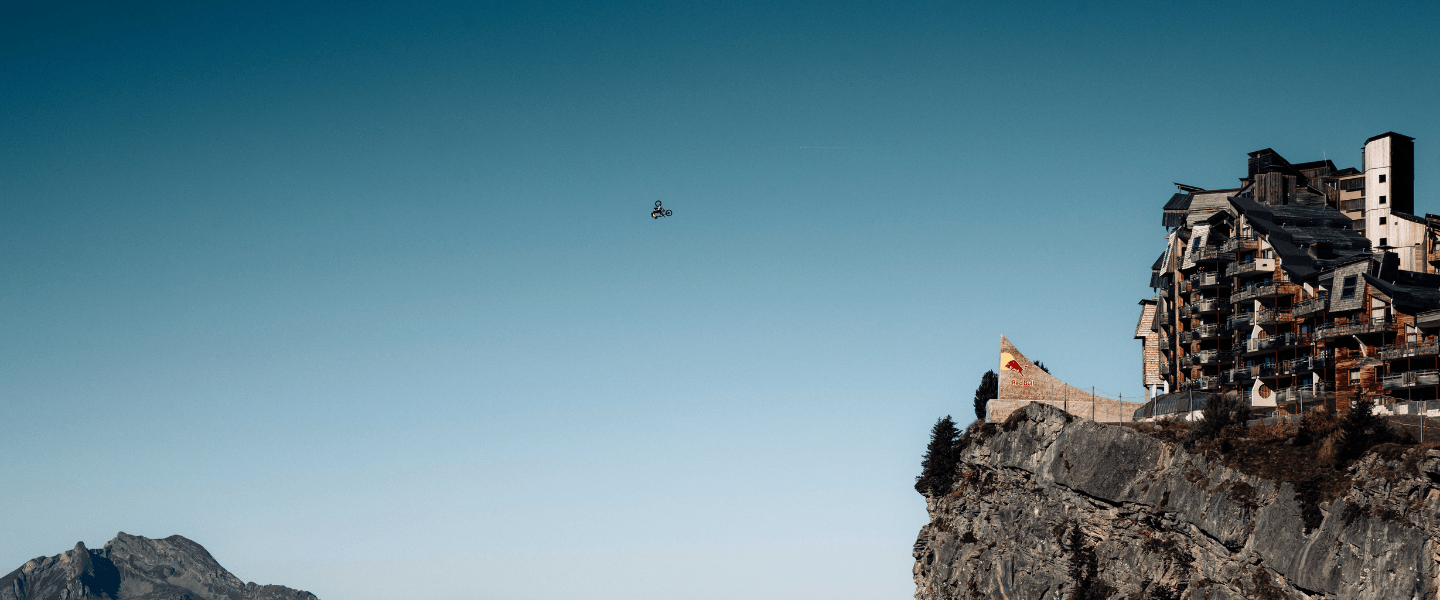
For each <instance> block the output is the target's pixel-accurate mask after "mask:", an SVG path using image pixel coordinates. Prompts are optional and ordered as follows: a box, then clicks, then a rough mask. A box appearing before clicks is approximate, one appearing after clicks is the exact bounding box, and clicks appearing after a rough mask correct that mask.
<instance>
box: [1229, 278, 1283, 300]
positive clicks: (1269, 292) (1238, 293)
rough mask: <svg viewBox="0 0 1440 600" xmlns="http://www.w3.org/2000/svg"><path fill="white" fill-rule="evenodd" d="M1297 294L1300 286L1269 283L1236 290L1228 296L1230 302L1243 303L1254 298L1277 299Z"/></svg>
mask: <svg viewBox="0 0 1440 600" xmlns="http://www.w3.org/2000/svg"><path fill="white" fill-rule="evenodd" d="M1299 293H1300V286H1298V285H1295V284H1293V283H1283V282H1282V283H1275V282H1270V283H1263V284H1258V285H1247V286H1245V287H1242V288H1236V289H1235V293H1233V294H1230V302H1232V303H1233V302H1244V301H1246V300H1251V299H1255V298H1277V297H1280V296H1290V295H1297V294H1299Z"/></svg>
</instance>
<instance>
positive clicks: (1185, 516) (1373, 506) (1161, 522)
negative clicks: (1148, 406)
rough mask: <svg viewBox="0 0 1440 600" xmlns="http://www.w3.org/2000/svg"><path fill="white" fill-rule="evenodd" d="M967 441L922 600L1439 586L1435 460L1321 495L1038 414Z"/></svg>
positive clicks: (939, 513) (1366, 469) (934, 515)
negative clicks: (1334, 493) (1333, 494)
mask: <svg viewBox="0 0 1440 600" xmlns="http://www.w3.org/2000/svg"><path fill="white" fill-rule="evenodd" d="M969 440H970V442H969V445H968V446H966V447H965V449H964V450H963V452H962V460H961V463H960V465H959V473H958V475H957V483H956V484H955V486H954V488H953V489H952V490H951V492H950V493H949V494H945V495H939V496H937V497H931V498H928V499H927V504H928V508H929V512H930V523H929V524H928V525H926V526H925V527H923V528H922V529H921V530H920V535H919V539H917V540H916V542H915V549H914V556H915V561H916V562H915V567H914V576H915V583H916V587H917V589H916V593H915V597H916V598H917V599H920V600H932V599H936V600H938V599H942V598H943V599H948V598H989V599H1001V598H1005V599H1009V600H1021V599H1055V600H1062V599H1072V598H1073V599H1077V600H1085V599H1092V598H1094V599H1099V598H1116V599H1142V598H1156V599H1164V600H1179V599H1194V600H1200V599H1208V600H1231V599H1233V600H1242V599H1252V598H1258V599H1262V600H1282V599H1294V600H1300V599H1306V600H1312V599H1314V600H1318V599H1325V600H1332V599H1333V600H1339V599H1346V600H1349V599H1356V600H1412V599H1413V600H1425V599H1431V598H1436V597H1437V589H1440V545H1437V540H1440V486H1437V483H1436V482H1440V451H1433V450H1432V451H1429V452H1428V453H1427V452H1425V451H1422V450H1415V451H1412V452H1411V453H1410V454H1408V455H1406V456H1401V457H1399V458H1397V459H1396V460H1391V461H1387V460H1385V459H1384V458H1382V457H1381V456H1379V455H1376V454H1371V455H1369V456H1367V457H1365V458H1364V459H1362V460H1361V461H1360V462H1358V463H1357V464H1356V465H1355V466H1354V467H1353V470H1352V472H1351V473H1350V475H1351V477H1352V478H1353V481H1354V485H1353V486H1351V487H1349V489H1348V491H1344V492H1343V493H1341V494H1340V495H1339V496H1338V497H1336V498H1333V499H1330V500H1324V499H1317V497H1316V495H1315V494H1314V493H1313V490H1305V489H1302V490H1299V493H1298V494H1297V490H1296V487H1297V486H1296V485H1294V484H1291V483H1277V482H1275V481H1271V480H1267V479H1262V478H1258V477H1252V476H1248V475H1245V474H1243V473H1241V472H1239V471H1236V470H1233V469H1230V468H1227V467H1225V466H1224V465H1222V464H1219V463H1218V462H1216V461H1212V460H1207V459H1206V457H1204V456H1202V455H1199V454H1192V453H1189V452H1186V451H1185V450H1184V449H1183V448H1182V447H1180V446H1179V445H1176V444H1170V443H1167V442H1163V441H1161V440H1158V439H1155V438H1152V437H1149V436H1147V435H1144V434H1142V433H1139V432H1138V431H1135V430H1134V429H1131V428H1128V427H1122V426H1116V425H1103V424H1098V423H1095V422H1092V421H1087V420H1083V419H1076V418H1074V417H1071V416H1068V415H1066V414H1065V413H1064V412H1062V411H1060V410H1058V409H1055V408H1053V407H1049V406H1044V405H1040V404H1032V405H1029V406H1027V407H1026V408H1024V409H1022V410H1021V411H1020V412H1018V413H1017V414H1016V415H1014V417H1013V418H1012V419H1011V420H1009V421H1007V423H1006V424H1005V425H1002V426H998V427H995V428H994V429H993V430H992V432H991V433H989V434H988V435H987V434H985V433H978V434H971V436H970V438H969ZM1299 487H1304V486H1303V485H1302V486H1299Z"/></svg>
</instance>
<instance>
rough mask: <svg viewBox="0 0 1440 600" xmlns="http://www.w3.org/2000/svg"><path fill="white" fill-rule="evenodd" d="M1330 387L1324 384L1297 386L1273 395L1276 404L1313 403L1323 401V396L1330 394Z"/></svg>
mask: <svg viewBox="0 0 1440 600" xmlns="http://www.w3.org/2000/svg"><path fill="white" fill-rule="evenodd" d="M1331 391H1333V390H1331V389H1330V385H1329V384H1328V383H1325V382H1323V381H1322V382H1320V383H1314V384H1310V385H1297V386H1294V387H1287V388H1284V389H1282V390H1280V391H1278V392H1276V393H1275V401H1276V402H1282V403H1286V402H1314V401H1317V400H1323V399H1325V394H1327V393H1329V392H1331Z"/></svg>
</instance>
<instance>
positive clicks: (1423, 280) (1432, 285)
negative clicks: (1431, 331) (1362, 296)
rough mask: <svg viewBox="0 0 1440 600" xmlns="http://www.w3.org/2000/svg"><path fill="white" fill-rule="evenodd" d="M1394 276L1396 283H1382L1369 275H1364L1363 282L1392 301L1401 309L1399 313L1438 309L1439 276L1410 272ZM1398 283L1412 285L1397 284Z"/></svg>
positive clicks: (1439, 296) (1439, 303)
mask: <svg viewBox="0 0 1440 600" xmlns="http://www.w3.org/2000/svg"><path fill="white" fill-rule="evenodd" d="M1396 275H1397V277H1396V280H1397V282H1387V281H1383V280H1381V279H1378V278H1376V277H1372V276H1370V275H1369V274H1366V275H1365V281H1367V282H1369V283H1370V285H1372V286H1375V287H1376V288H1377V289H1379V290H1380V291H1381V292H1384V293H1385V295H1387V296H1389V297H1390V299H1391V300H1394V301H1395V307H1396V308H1399V309H1401V312H1423V311H1427V310H1435V309H1440V275H1435V274H1432V273H1414V272H1411V271H1396ZM1417 276H1418V277H1417ZM1399 281H1405V282H1407V283H1412V284H1414V285H1406V284H1405V283H1398V282H1399ZM1406 309H1408V310H1406Z"/></svg>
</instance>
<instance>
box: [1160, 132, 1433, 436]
mask: <svg viewBox="0 0 1440 600" xmlns="http://www.w3.org/2000/svg"><path fill="white" fill-rule="evenodd" d="M1176 185H1177V188H1179V192H1178V193H1176V194H1175V195H1174V196H1172V197H1171V198H1170V200H1169V201H1168V202H1167V203H1166V204H1165V206H1164V208H1163V209H1162V224H1163V225H1164V227H1165V228H1166V237H1165V247H1164V249H1163V250H1162V252H1161V254H1160V257H1159V258H1157V259H1156V261H1155V263H1154V265H1153V266H1152V272H1151V283H1150V285H1151V287H1152V288H1154V289H1155V296H1154V298H1151V299H1149V300H1147V301H1145V302H1142V303H1141V306H1142V311H1141V323H1140V325H1139V326H1138V327H1137V332H1136V336H1135V337H1136V339H1140V340H1142V343H1143V344H1145V347H1144V353H1143V356H1144V359H1143V360H1144V365H1143V373H1144V381H1145V384H1146V386H1147V390H1148V395H1149V396H1150V397H1151V399H1156V398H1162V399H1163V397H1164V396H1165V395H1166V394H1172V395H1173V394H1174V393H1176V392H1186V393H1187V394H1189V393H1195V392H1199V393H1205V394H1209V393H1215V392H1223V391H1229V390H1234V391H1237V392H1239V393H1240V394H1241V397H1242V398H1244V399H1246V400H1248V403H1249V405H1250V407H1251V411H1252V414H1255V415H1257V416H1272V415H1286V414H1296V413H1298V412H1300V411H1301V410H1303V409H1304V408H1305V407H1307V406H1316V405H1319V404H1324V405H1326V406H1330V407H1334V408H1336V409H1337V410H1345V409H1348V407H1349V402H1350V401H1351V399H1353V398H1355V397H1357V394H1364V395H1369V396H1373V397H1376V398H1378V399H1379V400H1380V402H1394V401H1396V400H1420V399H1426V400H1434V399H1437V398H1440V362H1437V361H1440V343H1437V340H1440V338H1437V334H1440V274H1437V273H1436V270H1437V269H1436V266H1435V265H1436V263H1437V262H1440V255H1437V252H1436V241H1437V232H1440V228H1437V226H1440V216H1436V215H1426V216H1425V217H1424V218H1420V217H1416V216H1414V215H1413V214H1412V213H1413V211H1414V145H1413V139H1412V138H1410V137H1407V136H1403V135H1400V134H1397V133H1393V132H1390V133H1385V134H1382V135H1379V136H1375V137H1373V138H1370V139H1369V140H1366V142H1365V144H1364V147H1363V152H1362V167H1361V168H1360V169H1337V168H1336V167H1335V165H1334V164H1332V163H1331V162H1330V161H1328V160H1324V161H1315V162H1309V163H1299V164H1292V163H1290V162H1289V161H1287V160H1285V158H1284V157H1282V156H1280V155H1279V154H1278V153H1276V152H1275V151H1274V150H1271V149H1265V150H1260V151H1256V152H1251V153H1250V154H1249V162H1248V169H1247V174H1246V176H1245V177H1244V178H1241V179H1240V187H1238V188H1234V189H1226V190H1203V189H1200V188H1198V187H1195V186H1188V185H1181V184H1176ZM1147 320H1148V325H1149V327H1148V330H1149V331H1148V333H1147V332H1145V329H1147V328H1146V321H1147ZM1174 404H1175V403H1174V402H1169V403H1168V404H1167V403H1166V402H1154V403H1152V404H1151V405H1150V406H1149V407H1148V410H1150V411H1151V412H1153V411H1154V410H1156V408H1157V407H1163V406H1166V405H1174ZM1142 410H1146V409H1142ZM1136 416H1137V417H1138V416H1140V415H1139V413H1138V412H1137V415H1136Z"/></svg>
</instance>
